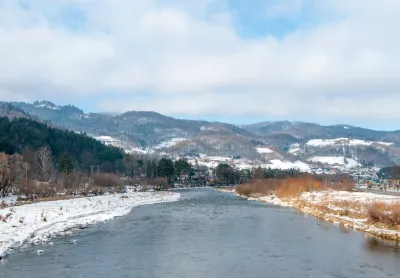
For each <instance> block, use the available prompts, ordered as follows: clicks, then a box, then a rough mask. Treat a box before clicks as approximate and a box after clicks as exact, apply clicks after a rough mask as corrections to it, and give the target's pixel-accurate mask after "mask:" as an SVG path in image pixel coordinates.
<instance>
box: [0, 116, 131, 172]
mask: <svg viewBox="0 0 400 278" xmlns="http://www.w3.org/2000/svg"><path fill="white" fill-rule="evenodd" d="M45 146H48V147H50V148H51V151H52V154H53V156H54V158H56V159H58V158H59V157H60V156H61V155H62V154H63V153H65V152H67V153H69V154H70V155H71V156H72V157H73V158H74V159H75V160H76V161H77V162H79V165H80V168H81V170H87V169H89V167H90V166H91V165H101V164H103V163H108V164H109V165H110V164H112V165H113V167H116V165H119V164H120V162H121V160H122V158H123V153H122V151H121V150H120V149H118V148H115V147H111V146H105V145H103V144H102V143H100V142H99V141H97V140H95V139H93V138H91V137H88V136H86V135H85V134H78V133H75V132H72V131H68V130H61V129H57V128H53V127H50V126H48V125H47V124H44V123H40V122H37V121H34V120H31V119H27V118H14V119H11V120H10V119H9V118H8V117H0V152H5V153H7V154H14V153H20V154H21V153H23V152H29V151H34V150H37V149H39V148H41V147H45Z"/></svg>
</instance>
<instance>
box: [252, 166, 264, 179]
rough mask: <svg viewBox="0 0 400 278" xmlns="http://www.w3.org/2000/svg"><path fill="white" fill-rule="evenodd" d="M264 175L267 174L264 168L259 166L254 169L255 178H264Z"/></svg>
mask: <svg viewBox="0 0 400 278" xmlns="http://www.w3.org/2000/svg"><path fill="white" fill-rule="evenodd" d="M264 176H265V173H264V169H262V168H261V167H260V166H258V168H257V169H256V170H255V171H254V174H253V179H263V178H264Z"/></svg>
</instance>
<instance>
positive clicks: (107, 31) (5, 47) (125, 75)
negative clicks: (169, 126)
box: [0, 0, 400, 128]
mask: <svg viewBox="0 0 400 278" xmlns="http://www.w3.org/2000/svg"><path fill="white" fill-rule="evenodd" d="M238 1H239V0H236V1H233V0H231V1H228V0H173V1H161V0H112V1H111V0H58V1H54V0H32V1H29V0H25V1H17V0H15V1H14V0H0V69H1V75H0V98H1V99H2V100H25V101H33V100H37V99H49V100H52V101H55V102H57V103H67V102H72V103H73V104H75V105H77V106H80V101H82V102H88V101H89V102H90V105H89V106H86V107H88V108H89V109H91V110H93V111H127V110H154V111H157V112H160V113H166V114H169V115H181V116H188V117H198V118H200V117H207V116H209V115H214V116H223V117H225V118H226V117H228V118H229V117H232V118H237V117H242V116H243V117H257V118H265V120H268V119H270V118H274V119H276V118H280V119H299V120H303V119H314V121H317V122H324V121H325V120H326V121H330V122H332V121H335V119H337V122H344V121H346V122H347V123H355V124H357V123H361V124H362V123H364V125H368V123H369V122H370V121H372V120H375V121H381V120H383V121H384V122H386V123H387V122H390V123H391V126H392V127H393V128H396V126H395V125H396V122H398V120H400V113H399V112H398V104H400V37H399V36H398V26H400V1H398V0H382V1H377V0H351V1H349V0H324V1H318V0H314V1H313V0H274V1H271V0H269V1H262V0H252V1H243V2H246V3H247V5H246V6H245V5H244V4H243V2H242V4H241V3H240V2H238ZM269 26H274V28H272V27H271V28H269ZM328 119H329V120H328ZM397 128H398V127H397Z"/></svg>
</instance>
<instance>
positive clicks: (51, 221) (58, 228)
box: [0, 191, 180, 258]
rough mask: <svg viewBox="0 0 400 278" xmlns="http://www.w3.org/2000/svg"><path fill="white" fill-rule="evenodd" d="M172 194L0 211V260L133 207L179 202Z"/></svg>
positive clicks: (121, 196)
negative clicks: (25, 246) (27, 244)
mask: <svg viewBox="0 0 400 278" xmlns="http://www.w3.org/2000/svg"><path fill="white" fill-rule="evenodd" d="M179 198H180V194H179V193H175V192H143V193H138V192H133V191H128V192H127V193H125V194H111V195H104V196H96V197H85V198H75V199H69V200H60V201H50V202H40V203H34V204H29V205H22V206H9V207H6V208H2V209H0V219H1V220H0V258H1V257H3V256H5V255H6V254H7V253H8V252H9V250H10V249H12V248H15V247H18V246H20V245H22V244H23V243H24V242H30V243H35V244H39V243H42V242H48V241H51V238H53V237H55V236H58V235H64V234H66V233H68V230H70V229H72V228H75V227H84V226H87V225H90V224H93V223H96V222H100V221H106V220H109V219H112V218H115V217H118V216H123V215H126V214H128V213H129V212H130V211H131V209H132V208H133V207H136V206H140V205H147V204H154V203H161V202H173V201H178V200H179Z"/></svg>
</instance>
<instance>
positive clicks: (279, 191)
mask: <svg viewBox="0 0 400 278" xmlns="http://www.w3.org/2000/svg"><path fill="white" fill-rule="evenodd" d="M353 185H354V183H352V182H351V181H337V182H336V183H334V184H331V185H329V186H328V182H327V181H324V180H322V179H319V178H317V177H315V176H313V175H303V176H300V177H296V178H285V179H256V180H253V181H251V182H249V183H247V184H242V185H238V186H237V187H236V192H237V193H238V194H239V195H243V196H250V195H268V194H271V192H275V194H276V195H277V196H278V197H279V198H292V197H295V196H298V195H299V194H300V193H302V192H307V191H318V190H326V189H328V188H331V189H336V190H343V189H345V188H346V189H350V188H352V186H353Z"/></svg>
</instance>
